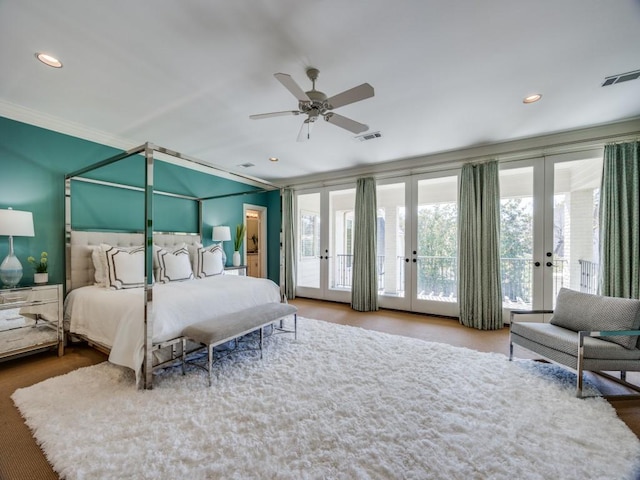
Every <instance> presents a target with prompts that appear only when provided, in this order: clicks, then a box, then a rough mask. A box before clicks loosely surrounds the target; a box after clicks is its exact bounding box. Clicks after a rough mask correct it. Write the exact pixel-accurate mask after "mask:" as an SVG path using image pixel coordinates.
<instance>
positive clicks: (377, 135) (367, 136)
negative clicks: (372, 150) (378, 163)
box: [353, 132, 382, 142]
mask: <svg viewBox="0 0 640 480" xmlns="http://www.w3.org/2000/svg"><path fill="white" fill-rule="evenodd" d="M381 136H382V134H381V133H380V132H367V133H363V134H362V135H356V136H355V137H353V138H355V139H356V140H360V141H361V142H366V141H367V140H373V139H375V138H380V137H381Z"/></svg>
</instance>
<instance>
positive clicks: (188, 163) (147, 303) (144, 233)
mask: <svg viewBox="0 0 640 480" xmlns="http://www.w3.org/2000/svg"><path fill="white" fill-rule="evenodd" d="M136 155H139V156H141V157H143V158H141V160H142V159H144V162H145V174H144V177H145V178H144V187H139V186H132V185H126V184H119V183H113V182H105V181H101V180H94V179H91V178H86V177H84V175H86V174H88V173H90V172H93V171H96V170H98V169H100V168H102V167H106V166H108V165H111V164H114V163H116V162H119V161H121V160H124V159H126V158H129V157H133V156H136ZM156 160H160V161H165V162H167V163H172V164H175V165H179V166H183V167H185V168H191V169H194V170H198V171H202V172H204V173H206V174H208V175H212V176H216V177H221V178H226V179H230V180H235V181H238V182H240V183H244V184H247V185H252V186H254V187H258V189H257V190H256V189H254V190H250V191H245V192H238V193H230V194H224V195H217V196H208V197H202V198H198V197H191V196H187V195H182V194H177V193H170V192H163V191H158V190H154V163H155V161H156ZM73 181H81V182H88V183H94V184H99V185H106V186H111V187H115V188H122V189H128V190H136V191H140V192H144V217H145V218H144V228H143V229H142V230H140V231H137V232H130V233H133V234H137V235H138V238H140V239H142V240H143V245H144V256H145V269H144V272H145V273H144V275H145V276H144V360H143V365H142V376H141V379H140V382H139V383H138V386H139V387H140V388H145V389H151V388H152V387H153V369H154V368H157V367H159V366H163V365H164V364H166V363H169V362H170V361H171V360H169V361H168V362H164V363H162V364H159V365H154V364H153V361H154V360H153V352H154V351H155V350H158V349H161V348H165V347H171V348H172V349H173V353H174V354H175V347H176V345H177V344H178V342H181V339H174V340H170V341H167V342H162V343H159V344H154V343H153V317H152V315H151V314H150V313H151V309H152V302H153V275H152V272H153V245H154V234H155V235H156V236H158V237H165V238H166V237H168V236H178V235H181V236H182V237H181V238H182V239H186V238H187V234H184V233H182V232H154V230H153V196H154V194H156V195H166V196H172V197H176V198H182V199H187V200H193V201H197V202H198V233H197V234H191V236H192V237H195V236H196V235H197V236H198V238H200V239H201V238H202V202H203V201H205V200H212V199H216V198H224V197H231V196H237V195H248V194H256V193H265V192H268V191H272V190H278V189H279V187H277V186H276V185H273V184H271V183H269V182H267V181H264V180H261V179H258V178H256V177H251V176H248V175H241V174H237V173H233V172H229V171H227V170H225V169H223V168H220V167H217V166H212V165H209V164H207V163H205V162H203V161H201V160H198V159H196V158H193V157H189V156H187V155H183V154H181V153H178V152H175V151H172V150H169V149H167V148H162V147H159V146H157V145H154V144H152V143H149V142H147V143H145V144H143V145H140V146H138V147H135V148H132V149H130V150H127V151H125V152H122V153H120V154H117V155H114V156H112V157H109V158H107V159H104V160H102V161H99V162H97V163H95V164H93V165H90V166H87V167H85V168H82V169H80V170H77V171H75V172H72V173H69V174H67V175H65V245H66V246H65V272H66V274H65V277H66V278H65V280H66V284H65V286H66V292H65V293H66V294H68V293H69V292H70V291H71V290H72V289H73V288H74V287H75V285H74V284H73V281H72V273H73V270H72V233H73V232H74V229H73V228H72V224H71V222H72V218H71V204H72V198H71V182H73ZM77 231H80V232H82V231H83V230H77ZM105 232H106V231H105ZM106 235H109V234H106ZM111 235H113V234H112V233H111ZM116 235H117V234H116ZM191 242H192V241H190V242H189V243H191ZM92 343H93V344H94V345H95V342H92ZM97 346H98V347H100V345H97ZM104 348H105V347H104V346H103V348H102V349H104ZM106 348H108V347H106ZM174 354H172V357H173V356H174Z"/></svg>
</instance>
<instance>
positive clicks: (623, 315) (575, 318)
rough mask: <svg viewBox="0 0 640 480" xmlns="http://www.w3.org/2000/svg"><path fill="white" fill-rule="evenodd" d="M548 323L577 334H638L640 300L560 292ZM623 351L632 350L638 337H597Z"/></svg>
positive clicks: (562, 289)
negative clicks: (602, 332) (622, 331)
mask: <svg viewBox="0 0 640 480" xmlns="http://www.w3.org/2000/svg"><path fill="white" fill-rule="evenodd" d="M549 323H551V324H553V325H556V326H558V327H564V328H567V329H569V330H573V331H575V332H579V331H580V330H591V331H594V330H595V331H601V330H638V328H640V300H634V299H630V298H617V297H604V296H601V295H592V294H589V293H581V292H576V291H574V290H569V289H568V288H561V289H560V292H558V297H557V299H556V308H555V310H554V312H553V317H552V318H551V320H550V321H549ZM599 338H601V339H602V340H607V341H609V342H613V343H617V344H619V345H622V346H623V347H625V348H635V347H636V342H637V341H638V337H637V336H633V337H629V336H622V335H621V336H616V337H599Z"/></svg>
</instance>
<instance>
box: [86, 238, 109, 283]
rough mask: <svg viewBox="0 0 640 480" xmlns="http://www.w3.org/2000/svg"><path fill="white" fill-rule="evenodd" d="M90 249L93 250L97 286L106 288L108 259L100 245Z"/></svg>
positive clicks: (92, 259)
mask: <svg viewBox="0 0 640 480" xmlns="http://www.w3.org/2000/svg"><path fill="white" fill-rule="evenodd" d="M89 248H90V249H91V261H92V262H93V268H94V270H95V273H94V275H93V278H94V280H95V284H96V285H98V286H100V287H104V286H105V285H106V284H107V257H106V256H105V255H104V252H103V251H102V248H101V247H100V245H92V246H89Z"/></svg>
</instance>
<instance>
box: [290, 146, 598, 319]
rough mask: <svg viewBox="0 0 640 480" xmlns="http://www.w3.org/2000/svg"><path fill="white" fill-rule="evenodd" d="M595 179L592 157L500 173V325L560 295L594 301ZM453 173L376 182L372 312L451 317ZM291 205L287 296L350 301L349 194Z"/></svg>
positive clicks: (312, 195)
mask: <svg viewBox="0 0 640 480" xmlns="http://www.w3.org/2000/svg"><path fill="white" fill-rule="evenodd" d="M601 171H602V150H601V149H594V150H591V151H586V152H580V153H570V154H562V155H554V156H548V157H545V158H542V157H540V158H534V159H528V160H521V161H510V162H505V163H502V164H501V165H500V194H501V246H500V249H501V251H500V257H501V265H500V267H501V275H502V291H503V306H504V313H505V320H508V318H509V311H510V310H512V309H532V308H534V309H551V308H553V306H554V302H555V297H556V295H557V293H558V291H559V290H560V288H562V287H567V288H571V289H574V290H581V291H586V292H592V293H595V288H596V285H597V271H598V238H597V233H598V228H597V211H598V203H599V187H600V176H601ZM459 173H460V170H459V169H457V170H450V171H445V172H437V173H430V174H421V175H412V176H408V177H401V178H393V179H385V180H378V182H377V201H378V204H377V217H378V218H377V222H378V233H377V235H378V237H377V248H378V251H377V252H376V255H377V264H376V268H377V274H378V295H379V303H380V306H381V307H385V308H394V309H399V310H406V311H414V312H422V313H430V314H435V315H445V316H453V317H456V316H458V312H459V309H458V291H457V270H458V264H457V258H458V246H457V238H458V224H457V216H458V203H457V202H458V189H459ZM296 198H297V238H298V246H297V256H298V257H297V262H298V263H297V288H296V292H297V294H298V295H300V296H303V297H311V298H320V299H326V300H333V301H339V302H350V300H351V285H352V265H353V242H352V234H353V220H354V217H353V214H354V207H355V187H332V188H321V189H316V190H306V191H299V192H298V193H297V197H296Z"/></svg>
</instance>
